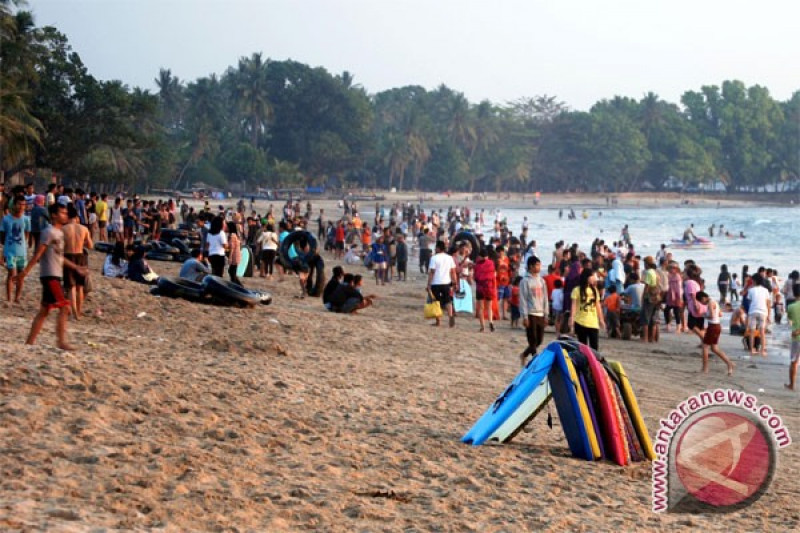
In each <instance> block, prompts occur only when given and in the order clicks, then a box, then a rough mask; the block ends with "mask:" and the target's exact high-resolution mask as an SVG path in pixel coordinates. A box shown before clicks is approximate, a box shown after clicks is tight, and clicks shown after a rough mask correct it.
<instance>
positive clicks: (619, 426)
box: [461, 339, 655, 466]
mask: <svg viewBox="0 0 800 533" xmlns="http://www.w3.org/2000/svg"><path fill="white" fill-rule="evenodd" d="M550 399H553V400H554V402H555V404H556V410H557V411H558V417H559V419H560V420H561V426H562V427H563V429H564V435H565V436H566V438H567V443H568V444H569V448H570V451H571V452H572V454H573V455H574V456H575V457H579V458H583V459H586V460H588V461H592V460H596V459H601V458H607V459H609V460H611V461H613V462H615V463H617V464H618V465H622V466H625V465H627V464H630V463H631V462H636V461H643V460H645V459H650V460H653V459H655V453H654V452H653V445H652V443H651V441H650V436H649V435H648V433H647V427H645V424H644V420H643V419H642V415H641V413H640V412H639V404H638V403H637V401H636V396H635V395H634V393H633V387H632V386H631V383H630V381H629V380H628V376H627V375H626V374H625V370H624V369H623V368H622V364H620V363H619V362H616V361H606V360H605V359H604V358H603V357H602V356H600V355H599V354H597V353H596V352H594V351H593V350H592V349H591V348H589V347H588V346H586V345H583V344H580V343H578V342H577V341H575V340H571V339H569V340H558V341H555V342H552V343H550V344H549V345H547V347H546V348H545V349H544V350H543V351H542V352H541V353H539V354H538V355H537V356H536V357H534V358H533V359H532V360H531V361H530V362H529V363H528V364H527V365H526V366H525V368H523V369H522V371H521V372H520V373H519V374H518V375H517V377H516V378H514V381H512V382H511V384H510V385H509V386H508V387H507V388H506V389H505V391H503V393H502V394H501V395H500V396H499V397H498V398H497V400H495V402H494V403H493V404H492V405H491V406H489V409H488V410H487V411H486V412H485V413H484V414H483V416H482V417H481V418H480V419H479V420H478V421H477V422H476V423H475V425H474V426H473V427H472V429H470V430H469V431H468V432H467V434H466V435H464V437H463V438H462V439H461V441H462V442H465V443H467V444H472V445H474V446H478V445H480V444H483V443H485V442H500V443H504V442H509V441H510V440H511V439H513V438H514V436H516V435H517V433H519V432H520V431H521V430H522V429H523V428H524V427H525V425H526V424H527V423H528V422H530V421H531V420H532V419H533V418H534V417H535V416H536V415H537V414H539V412H540V411H541V410H542V409H543V408H544V407H545V405H547V402H549V401H550Z"/></svg>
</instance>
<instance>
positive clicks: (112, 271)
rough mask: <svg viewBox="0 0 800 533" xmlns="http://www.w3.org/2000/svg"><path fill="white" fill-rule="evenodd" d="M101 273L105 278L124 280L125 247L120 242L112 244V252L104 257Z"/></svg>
mask: <svg viewBox="0 0 800 533" xmlns="http://www.w3.org/2000/svg"><path fill="white" fill-rule="evenodd" d="M102 272H103V275H104V276H105V277H107V278H124V277H126V276H127V275H128V261H126V260H125V245H124V244H123V242H122V241H117V242H115V243H114V250H113V251H112V252H111V253H110V254H108V255H107V256H106V260H105V262H104V263H103V271H102Z"/></svg>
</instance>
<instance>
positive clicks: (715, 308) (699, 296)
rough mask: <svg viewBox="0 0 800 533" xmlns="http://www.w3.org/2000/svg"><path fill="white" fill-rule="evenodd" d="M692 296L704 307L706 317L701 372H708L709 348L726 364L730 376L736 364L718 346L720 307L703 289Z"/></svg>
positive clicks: (720, 330) (720, 329)
mask: <svg viewBox="0 0 800 533" xmlns="http://www.w3.org/2000/svg"><path fill="white" fill-rule="evenodd" d="M694 297H695V299H696V300H697V301H698V302H699V303H700V304H701V305H702V306H703V307H704V308H705V309H706V311H705V318H706V319H708V324H707V326H706V331H705V334H704V335H703V373H704V374H707V373H708V352H709V350H711V351H712V352H714V353H715V354H716V355H717V357H719V358H720V359H722V362H723V363H725V364H726V365H728V375H729V376H732V375H733V369H734V368H735V367H736V365H735V364H734V363H732V362H731V360H730V359H728V356H727V355H725V352H723V351H722V350H721V349H720V347H719V335H720V333H721V332H722V326H721V325H720V319H721V318H722V309H720V307H719V304H718V303H717V302H716V301H715V300H713V299H712V298H711V297H710V296H709V295H708V294H706V293H705V292H703V291H697V293H696V294H695V296H694Z"/></svg>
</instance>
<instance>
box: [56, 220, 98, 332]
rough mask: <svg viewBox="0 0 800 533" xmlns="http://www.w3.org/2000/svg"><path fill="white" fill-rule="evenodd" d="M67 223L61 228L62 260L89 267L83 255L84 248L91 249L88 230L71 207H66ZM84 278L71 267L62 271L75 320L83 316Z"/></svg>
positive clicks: (87, 258)
mask: <svg viewBox="0 0 800 533" xmlns="http://www.w3.org/2000/svg"><path fill="white" fill-rule="evenodd" d="M67 218H69V223H68V224H66V225H64V226H63V227H62V228H61V231H62V232H63V233H64V258H65V259H69V260H70V261H71V262H72V263H74V264H76V265H78V266H80V267H87V268H88V266H89V257H88V256H87V255H86V254H84V253H83V249H84V248H88V249H90V250H91V249H92V248H93V247H94V243H93V242H92V236H91V235H89V230H88V229H87V228H86V226H84V225H83V224H81V223H80V221H79V219H78V211H77V210H76V209H75V208H74V207H73V206H72V205H69V206H68V207H67ZM85 287H86V276H84V275H81V274H80V273H78V271H77V270H75V269H74V268H72V267H69V266H67V267H66V268H65V269H64V290H65V291H66V292H67V293H68V294H69V301H70V307H71V308H72V315H73V316H74V317H75V320H80V319H81V316H83V300H84V298H85V297H86V294H85Z"/></svg>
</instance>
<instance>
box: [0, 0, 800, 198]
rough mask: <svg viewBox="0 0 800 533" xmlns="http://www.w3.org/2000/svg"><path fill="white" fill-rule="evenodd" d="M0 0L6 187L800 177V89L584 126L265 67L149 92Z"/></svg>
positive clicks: (650, 97) (656, 183) (413, 90)
mask: <svg viewBox="0 0 800 533" xmlns="http://www.w3.org/2000/svg"><path fill="white" fill-rule="evenodd" d="M20 4H21V2H15V1H11V0H0V68H1V69H2V73H3V75H2V76H0V173H5V174H6V175H8V174H13V173H15V172H17V171H19V170H23V169H26V168H33V167H40V168H48V169H50V170H51V171H53V172H55V173H57V174H58V175H60V176H63V177H67V178H75V179H78V180H81V181H90V182H93V183H98V184H103V183H107V184H116V185H123V186H125V187H126V188H138V189H146V188H147V187H173V188H176V189H181V188H185V187H187V186H190V185H191V184H192V183H193V182H195V181H202V182H205V183H207V184H210V185H214V186H218V187H223V188H224V187H226V186H227V185H228V184H229V183H231V182H241V181H244V182H245V183H246V185H247V187H249V188H255V187H297V186H302V185H311V184H313V185H324V184H337V185H347V186H368V187H386V188H391V187H397V188H399V189H408V188H412V189H417V190H447V189H451V190H469V191H476V190H495V191H498V192H500V191H534V190H542V191H559V190H583V191H628V190H636V189H641V188H643V187H646V188H649V187H651V186H652V187H655V188H660V187H662V186H663V184H664V183H665V182H667V180H668V178H670V177H674V178H677V179H679V180H680V181H682V182H683V183H684V184H687V185H688V184H695V183H706V184H711V183H714V182H716V181H718V180H719V181H722V182H724V183H726V184H727V185H728V186H729V188H730V189H731V190H748V189H755V188H760V187H763V186H765V185H771V186H776V187H782V186H786V185H787V184H788V183H790V182H796V181H797V180H800V92H797V93H795V94H794V95H793V96H792V98H791V99H790V100H789V101H786V102H778V101H776V100H775V99H774V98H772V97H771V95H770V94H769V92H768V91H767V89H766V88H764V87H761V86H758V85H754V86H751V87H748V86H746V85H745V84H744V83H742V82H740V81H724V82H723V83H722V84H721V85H720V86H716V85H706V86H703V87H700V88H699V89H698V90H692V91H687V92H686V93H684V94H683V96H682V97H681V102H680V105H676V104H671V103H667V102H664V101H662V100H660V99H659V98H658V96H657V95H656V94H654V93H648V94H646V95H644V96H643V97H642V98H641V99H640V100H638V101H637V100H636V99H633V98H629V97H623V96H615V97H613V98H610V99H606V100H601V101H599V102H598V103H597V104H595V105H594V106H593V107H592V108H591V110H589V111H588V112H581V111H570V110H569V109H568V107H567V105H566V104H565V103H563V102H560V101H559V100H558V99H557V98H556V97H554V96H547V95H543V96H535V97H522V98H519V99H517V100H514V101H512V102H509V103H507V104H505V105H497V104H493V103H491V102H488V101H483V102H480V103H478V104H473V103H470V102H469V101H468V100H467V99H466V97H465V96H464V95H463V94H462V93H460V92H458V91H456V90H453V89H451V88H449V87H447V86H445V85H441V86H439V87H437V88H435V89H434V90H431V91H428V90H426V89H425V88H423V87H420V86H415V85H409V86H405V87H400V88H395V89H390V90H387V91H383V92H380V93H377V94H374V95H368V94H367V93H366V91H365V90H364V88H363V87H361V86H359V85H358V84H356V83H355V78H354V76H353V75H352V74H351V73H350V72H343V73H342V74H339V75H334V74H331V73H329V72H328V71H327V70H325V69H324V68H320V67H317V68H313V67H310V66H308V65H304V64H302V63H299V62H296V61H290V60H289V61H273V60H270V59H268V58H264V57H263V56H262V54H261V53H254V54H252V55H250V56H249V57H242V58H240V59H239V61H238V63H237V64H236V65H235V66H232V67H230V68H228V69H227V70H226V71H225V73H224V74H223V75H222V76H221V77H219V78H218V77H217V76H216V75H213V74H212V75H210V76H207V77H203V78H199V79H196V80H193V81H187V82H184V81H182V80H180V79H179V78H178V77H177V76H175V75H173V73H172V71H171V70H170V69H165V68H164V69H161V70H160V71H159V72H158V75H157V77H156V78H155V83H156V85H157V92H156V93H155V94H150V93H148V92H147V91H142V90H140V89H137V88H134V89H130V88H128V87H126V86H125V85H123V84H122V83H120V82H118V81H108V82H105V81H98V80H96V79H95V78H93V77H92V76H91V75H90V74H89V72H88V71H87V69H86V67H85V66H84V65H83V63H82V61H81V59H80V57H79V56H78V54H77V53H75V52H74V51H73V50H72V49H71V47H70V45H69V42H68V40H67V38H66V37H65V36H64V35H63V34H61V33H60V32H59V31H58V30H57V29H55V28H52V27H43V28H38V27H36V25H35V23H34V18H33V15H32V14H31V13H30V12H28V11H25V10H23V9H21V8H20V7H19V5H20Z"/></svg>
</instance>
